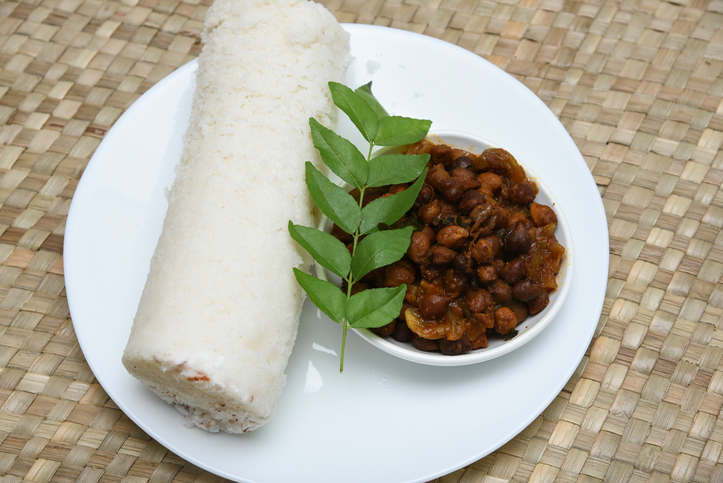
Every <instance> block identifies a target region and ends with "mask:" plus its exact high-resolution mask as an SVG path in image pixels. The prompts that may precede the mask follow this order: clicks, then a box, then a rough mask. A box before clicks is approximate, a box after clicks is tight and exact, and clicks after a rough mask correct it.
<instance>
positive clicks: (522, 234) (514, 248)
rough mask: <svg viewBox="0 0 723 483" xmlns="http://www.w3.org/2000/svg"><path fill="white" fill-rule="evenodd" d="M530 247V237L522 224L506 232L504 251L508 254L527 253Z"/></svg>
mask: <svg viewBox="0 0 723 483" xmlns="http://www.w3.org/2000/svg"><path fill="white" fill-rule="evenodd" d="M531 247H532V236H531V235H530V232H529V231H527V228H525V225H524V224H523V223H522V222H519V223H517V224H515V226H513V227H512V228H511V229H509V230H508V231H507V236H506V240H505V250H507V252H508V253H513V254H515V253H527V252H528V251H530V248H531Z"/></svg>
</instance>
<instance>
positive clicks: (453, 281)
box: [444, 270, 468, 299]
mask: <svg viewBox="0 0 723 483" xmlns="http://www.w3.org/2000/svg"><path fill="white" fill-rule="evenodd" d="M467 285H468V284H467V279H466V278H464V277H460V276H459V275H458V274H456V273H454V270H448V271H447V272H445V274H444V292H445V293H446V294H447V295H449V296H450V297H452V298H455V299H456V298H457V297H459V296H460V295H462V294H463V293H464V292H465V291H466V290H467Z"/></svg>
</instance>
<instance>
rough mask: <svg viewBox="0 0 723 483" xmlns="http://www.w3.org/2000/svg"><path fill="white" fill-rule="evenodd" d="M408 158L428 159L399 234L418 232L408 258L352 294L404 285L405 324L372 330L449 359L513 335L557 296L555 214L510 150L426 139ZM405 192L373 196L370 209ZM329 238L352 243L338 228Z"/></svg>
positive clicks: (391, 189)
mask: <svg viewBox="0 0 723 483" xmlns="http://www.w3.org/2000/svg"><path fill="white" fill-rule="evenodd" d="M403 152H404V153H405V154H423V153H429V155H430V160H429V163H428V168H429V170H428V172H427V177H426V180H425V184H424V186H423V188H422V190H421V191H420V193H419V196H418V197H417V200H416V202H415V204H414V206H413V207H412V209H410V210H409V212H407V213H406V215H405V216H403V217H402V218H401V219H400V220H399V221H398V222H397V223H396V224H395V225H394V226H393V228H401V227H404V226H413V227H414V233H413V234H412V238H411V243H410V246H409V249H408V250H407V253H406V255H405V257H404V258H403V259H402V260H400V261H398V262H396V263H394V264H392V265H389V266H387V267H384V268H380V269H378V270H375V271H373V272H371V273H369V274H368V275H366V276H365V277H364V278H363V279H362V280H361V281H360V282H358V283H356V284H355V285H354V286H353V287H352V288H353V289H354V292H358V291H361V290H366V289H368V288H374V287H396V286H399V285H402V284H407V292H406V296H405V300H404V305H403V307H402V310H401V313H400V314H399V317H398V318H397V319H396V320H394V321H392V322H391V323H389V324H387V325H386V326H384V327H380V328H378V329H372V330H373V331H374V332H376V333H377V334H379V335H380V336H383V337H393V338H394V339H395V340H397V341H400V342H410V341H411V343H412V344H413V345H414V347H416V348H417V349H419V350H423V351H441V352H442V353H444V354H449V355H456V354H463V353H466V352H469V351H470V350H475V349H481V348H485V347H487V346H488V340H489V339H488V338H490V337H505V338H510V337H512V336H514V335H515V334H516V329H515V327H516V326H517V325H518V324H520V323H521V322H522V321H524V320H525V319H526V318H527V317H528V316H530V315H534V314H537V313H539V312H540V311H542V310H543V309H544V308H545V307H546V306H547V305H548V303H549V294H550V293H551V292H553V291H554V290H556V289H557V282H556V276H557V274H558V273H559V271H560V268H561V264H562V260H563V256H564V253H565V248H564V247H563V246H562V245H561V244H560V243H559V242H558V241H557V239H556V238H555V234H554V231H555V228H556V226H557V215H556V214H555V212H554V210H553V209H552V207H550V206H547V205H543V204H539V203H537V202H536V201H535V198H536V196H537V193H538V188H537V185H536V184H535V183H534V182H533V181H531V180H530V179H528V177H527V175H526V173H525V171H524V169H523V168H522V167H521V166H520V165H519V164H518V163H517V161H516V160H515V158H514V157H513V156H512V155H511V154H510V153H508V152H507V151H505V150H503V149H498V148H492V149H487V150H485V151H484V152H482V153H481V154H479V155H475V154H473V153H471V152H468V151H465V150H461V149H457V148H453V147H450V146H447V145H445V144H435V143H433V142H430V141H428V140H422V141H420V142H418V143H416V144H414V145H410V146H407V147H406V148H405V149H404V151H403ZM406 188H407V185H393V186H386V187H382V188H371V189H367V190H366V192H365V196H364V203H365V204H366V203H369V202H371V201H372V200H374V199H376V198H378V197H382V196H389V195H391V194H394V193H398V192H400V191H402V190H404V189H406ZM352 194H355V193H354V192H353V191H352ZM356 195H357V199H358V192H357V193H356ZM332 234H333V235H334V236H336V237H337V238H338V239H340V240H341V241H342V242H345V243H347V244H348V243H349V242H350V241H351V240H348V239H347V238H348V237H349V235H347V234H346V233H344V232H343V231H342V230H340V229H339V228H338V227H336V226H334V228H333V229H332ZM344 290H345V288H344Z"/></svg>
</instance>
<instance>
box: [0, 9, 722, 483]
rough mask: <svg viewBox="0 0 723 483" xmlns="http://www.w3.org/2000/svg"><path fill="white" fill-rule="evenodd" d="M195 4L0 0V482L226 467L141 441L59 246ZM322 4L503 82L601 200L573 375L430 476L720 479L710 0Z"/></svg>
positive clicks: (716, 133) (718, 257) (181, 53)
mask: <svg viewBox="0 0 723 483" xmlns="http://www.w3.org/2000/svg"><path fill="white" fill-rule="evenodd" d="M209 1H210V0H204V1H195V0H187V1H178V0H127V1H111V0H29V1H27V2H18V1H2V2H0V123H2V127H1V129H0V202H1V203H2V205H1V207H0V263H1V265H0V475H2V480H3V482H5V481H7V482H11V481H34V482H48V481H53V482H65V481H73V480H77V481H82V482H91V483H92V482H128V483H131V482H133V483H136V482H139V483H140V482H146V481H151V482H154V483H155V482H167V481H178V482H191V481H198V482H206V481H215V480H219V478H217V477H215V476H213V475H211V474H209V473H206V472H204V471H202V470H200V469H198V468H196V467H194V466H193V465H191V464H189V463H187V462H185V461H183V460H182V459H180V458H178V457H177V456H175V455H174V454H172V453H170V452H168V451H167V450H166V449H165V448H163V447H162V446H160V445H159V444H158V443H156V442H155V441H153V440H151V439H150V438H149V437H148V436H147V435H145V434H144V433H143V432H142V431H141V430H140V429H138V428H137V427H136V426H135V425H134V424H133V423H132V422H131V421H130V420H129V419H128V418H127V417H126V416H124V415H123V414H122V412H121V411H120V410H118V409H117V407H116V406H115V405H114V404H113V401H111V400H110V399H109V398H108V396H107V395H106V394H105V392H104V391H103V389H102V388H101V387H100V386H99V384H98V383H97V382H96V380H95V379H94V377H93V374H92V372H91V371H90V369H89V367H88V365H87V364H86V363H85V361H84V359H83V355H82V353H81V351H80V348H79V346H78V342H77V340H76V338H75V335H74V332H73V325H72V321H71V319H70V314H69V311H68V306H67V302H66V297H65V288H64V280H63V259H62V246H63V234H64V226H65V220H66V215H67V213H68V207H69V205H70V201H71V199H72V196H73V192H74V190H75V187H76V185H77V183H78V180H79V178H80V176H81V174H82V172H83V169H84V168H85V166H86V164H87V162H88V160H89V159H90V156H91V155H92V154H93V152H94V150H95V148H96V147H97V146H98V144H99V142H100V140H101V139H102V138H103V136H104V134H105V133H106V132H107V131H108V129H109V128H110V127H111V126H112V125H113V123H114V122H115V121H116V120H117V119H118V117H119V116H120V115H121V114H122V113H123V111H124V110H125V109H126V108H128V106H130V105H131V103H133V101H135V100H136V99H137V98H138V97H139V96H140V95H141V94H142V93H143V92H145V91H146V90H147V89H148V88H149V87H151V86H152V85H153V84H154V83H156V82H157V81H159V80H160V79H162V78H163V77H164V76H166V75H167V74H169V73H170V72H172V71H173V70H174V69H176V68H177V67H179V66H181V65H183V64H184V63H186V62H187V61H189V60H191V59H192V58H194V57H195V56H197V55H198V53H199V51H200V47H201V46H200V43H199V33H200V30H201V27H202V23H203V19H204V16H205V13H206V10H207V7H208V3H209ZM322 3H324V4H325V5H326V6H327V8H329V9H330V10H331V11H332V12H334V13H335V15H336V16H337V18H338V19H339V20H340V21H342V22H358V23H374V24H379V25H385V26H391V27H394V28H400V29H406V30H412V31H416V32H420V33H424V34H427V35H431V36H434V37H439V38H442V39H445V40H447V41H449V42H452V43H455V44H457V45H460V46H462V47H464V48H466V49H469V50H471V51H473V52H475V53H477V54H479V55H480V56H482V57H484V58H486V59H488V60H490V61H491V62H493V63H494V64H496V65H498V66H499V67H501V68H503V69H505V70H506V71H507V72H509V73H510V74H512V75H514V76H515V77H516V78H518V79H519V80H520V81H522V82H523V83H524V84H526V85H527V86H528V87H529V88H530V89H532V90H533V91H534V92H535V93H536V94H537V95H538V96H540V98H542V100H543V101H544V102H545V103H546V104H547V105H548V106H549V107H550V108H551V109H552V111H553V112H554V113H555V114H556V115H557V116H558V117H559V118H560V119H561V121H562V122H563V124H564V125H565V127H566V128H567V130H568V131H569V132H570V134H571V135H572V137H573V139H574V140H575V142H576V143H577V145H578V147H579V149H580V150H581V152H582V154H583V156H584V158H585V160H586V162H587V164H588V166H589V168H590V170H591V172H592V174H593V175H594V178H595V180H596V182H597V185H598V187H599V191H600V194H601V196H602V198H603V201H604V205H605V208H606V210H607V216H608V223H609V230H610V271H609V282H608V288H607V294H606V299H605V305H604V309H603V313H602V316H601V318H600V323H599V326H598V330H597V331H596V334H595V338H594V339H593V341H592V343H591V345H590V347H589V350H588V352H587V355H586V356H585V358H584V360H583V362H582V364H581V365H580V366H579V368H578V370H577V372H576V373H575V375H574V376H573V378H572V379H571V380H570V381H569V383H568V384H567V385H566V387H565V388H564V390H563V391H562V392H561V393H560V394H559V396H558V397H557V398H556V399H555V400H554V401H553V402H552V404H551V405H550V406H549V407H548V408H547V409H546V410H545V411H544V412H543V414H542V415H540V416H539V417H538V418H537V419H536V420H535V421H534V422H533V423H532V424H531V425H530V426H529V427H528V428H526V429H525V430H524V431H523V432H522V433H521V434H520V435H518V436H517V437H515V438H514V439H513V440H512V441H510V442H509V443H508V444H506V445H505V446H503V447H502V448H501V449H499V450H498V451H496V452H494V453H493V454H491V455H489V456H487V457H485V458H483V459H481V460H480V461H478V462H475V463H473V464H471V465H470V466H468V467H466V468H463V469H460V470H458V471H456V472H454V473H452V474H450V475H447V476H445V477H442V478H440V479H438V480H437V481H439V482H445V483H446V482H460V483H461V482H464V483H473V482H501V481H542V482H547V481H579V482H591V481H611V482H627V481H630V482H662V481H682V482H689V481H695V482H707V481H723V423H722V422H721V419H720V417H719V415H720V412H721V407H722V406H723V365H721V360H722V359H723V316H722V314H723V288H722V287H721V284H720V282H721V276H722V275H723V235H721V228H722V227H723V191H721V182H723V155H721V154H720V148H721V145H723V116H722V114H723V75H721V72H722V71H723V2H722V1H721V0H711V1H704V0H673V1H660V0H616V1H608V2H602V1H595V0H575V1H572V0H571V1H565V0H500V1H498V2H493V1H486V0H482V1H480V0H391V1H386V2H385V1H383V0H372V1H361V0H327V1H324V2H322ZM439 444H443V443H441V442H440V443H439ZM340 481H343V477H341V478H340Z"/></svg>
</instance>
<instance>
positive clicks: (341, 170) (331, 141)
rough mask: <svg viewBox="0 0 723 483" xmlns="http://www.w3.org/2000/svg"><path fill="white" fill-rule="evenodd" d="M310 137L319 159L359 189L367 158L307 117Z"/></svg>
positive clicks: (365, 176) (335, 134) (344, 140)
mask: <svg viewBox="0 0 723 483" xmlns="http://www.w3.org/2000/svg"><path fill="white" fill-rule="evenodd" d="M309 125H310V126H311V138H312V139H313V141H314V147H315V148H316V149H318V150H319V154H320V155H321V159H322V160H324V163H326V165H327V166H329V168H331V170H332V171H333V172H334V173H336V175H337V176H339V177H340V178H341V179H343V180H344V181H346V182H347V183H349V184H351V185H353V186H354V187H356V188H359V189H361V188H362V186H364V184H365V183H366V181H367V176H368V175H369V167H368V164H367V160H366V158H365V157H364V155H363V154H362V153H360V152H359V150H358V149H357V147H356V146H354V144H352V143H351V142H350V141H347V140H346V139H344V138H343V137H341V136H339V135H338V134H337V133H335V132H334V131H332V130H331V129H328V128H326V127H324V126H322V125H321V124H319V122H318V121H317V120H316V119H314V118H311V119H309Z"/></svg>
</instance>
